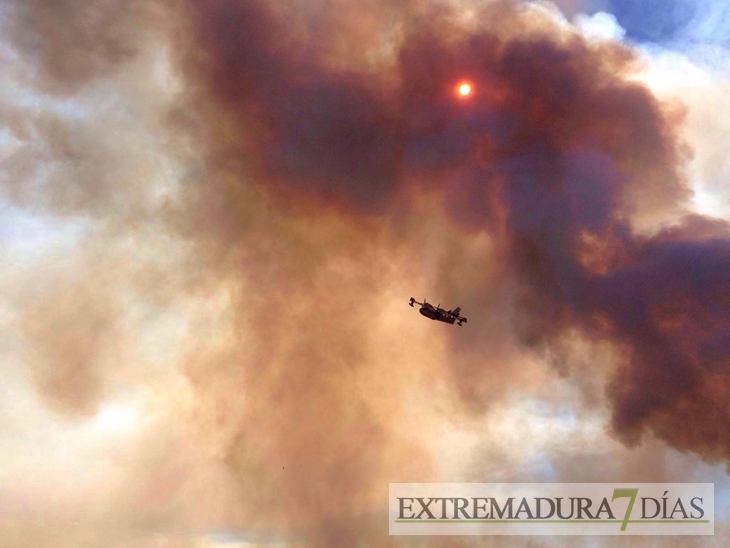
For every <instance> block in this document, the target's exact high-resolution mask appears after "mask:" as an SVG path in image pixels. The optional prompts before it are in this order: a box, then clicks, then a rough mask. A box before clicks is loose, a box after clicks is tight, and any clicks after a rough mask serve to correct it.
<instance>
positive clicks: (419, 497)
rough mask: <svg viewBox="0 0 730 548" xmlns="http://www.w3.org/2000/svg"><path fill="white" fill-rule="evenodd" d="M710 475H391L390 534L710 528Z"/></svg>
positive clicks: (703, 531) (693, 531)
mask: <svg viewBox="0 0 730 548" xmlns="http://www.w3.org/2000/svg"><path fill="white" fill-rule="evenodd" d="M714 495H715V486H714V484H713V483H391V484H390V485H389V501H388V503H389V510H388V515H389V530H390V534H391V535H713V534H714V531H715V516H714V510H715V508H714V506H715V504H714V503H715V501H714Z"/></svg>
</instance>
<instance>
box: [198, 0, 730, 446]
mask: <svg viewBox="0 0 730 548" xmlns="http://www.w3.org/2000/svg"><path fill="white" fill-rule="evenodd" d="M362 9H363V10H365V11H366V9H367V7H364V8H362ZM312 11H316V10H315V9H313V10H312ZM189 12H190V16H191V20H192V21H191V25H192V28H193V31H194V38H195V41H196V44H197V47H198V48H200V50H201V51H202V52H203V53H200V54H199V55H198V59H197V60H194V61H191V63H190V65H189V66H188V67H187V70H188V74H190V75H195V77H197V78H200V79H201V81H202V82H203V84H202V85H203V87H204V89H205V94H204V95H203V96H202V98H201V100H206V101H211V102H213V103H215V104H216V105H220V107H221V108H222V109H223V111H224V112H226V113H227V116H228V117H229V118H228V119H227V123H228V124H229V126H232V127H233V130H232V132H231V133H229V134H228V137H229V138H230V139H232V142H228V143H225V144H221V146H225V147H226V149H227V150H228V152H229V153H231V154H233V156H235V157H236V159H237V160H236V161H237V162H239V163H240V165H241V166H243V167H242V168H241V169H242V173H243V172H245V173H248V174H250V178H249V179H248V180H249V181H250V182H252V183H253V184H254V185H259V186H260V187H262V188H264V189H265V192H266V193H267V194H269V195H270V196H273V197H274V199H275V201H276V202H277V203H279V204H287V205H288V206H291V205H292V204H294V207H295V209H296V208H297V207H300V208H301V210H302V211H307V210H308V208H312V209H309V211H310V212H311V210H314V211H316V210H317V209H320V210H324V209H326V208H328V207H330V206H336V207H338V208H340V207H345V208H346V209H347V210H349V211H350V212H351V213H350V215H351V219H352V222H359V221H358V219H362V218H365V217H369V216H372V215H375V216H376V217H378V216H379V217H381V218H385V219H389V218H393V217H394V216H396V217H397V216H398V215H402V214H404V212H407V206H404V204H407V203H408V201H409V200H408V196H414V195H420V194H421V193H423V192H434V193H435V195H436V196H439V197H440V199H442V200H443V208H444V209H445V210H446V211H447V212H448V213H449V214H450V215H451V216H452V219H453V222H454V223H456V224H457V225H458V226H461V227H462V228H463V230H465V231H468V232H470V233H473V232H474V231H480V230H486V231H488V233H489V234H490V235H491V236H492V237H493V238H494V239H496V241H497V242H498V243H499V245H498V248H499V249H501V250H502V251H501V259H502V260H503V261H506V264H507V265H509V266H508V270H509V272H510V273H511V275H512V276H514V279H515V280H516V283H517V305H518V315H517V325H516V327H517V328H518V329H519V330H520V333H521V336H522V339H523V341H524V342H525V343H527V344H548V345H549V344H551V342H552V341H557V340H558V339H559V338H560V337H561V336H562V335H564V334H566V333H567V332H569V331H570V330H576V329H577V330H579V331H580V332H581V333H582V334H583V336H586V337H589V338H595V339H597V340H602V339H610V340H612V341H613V342H614V343H615V345H616V347H617V348H618V349H619V350H620V352H621V356H622V361H621V364H620V367H619V369H618V372H617V374H616V376H615V377H614V379H613V382H612V383H611V386H610V387H609V392H608V393H609V396H610V399H611V401H612V403H613V421H612V425H613V428H614V430H615V431H616V433H617V435H618V436H619V437H621V438H622V439H624V440H626V441H636V440H638V439H639V438H640V437H641V435H642V434H643V433H646V432H649V433H652V434H654V435H657V436H659V437H660V438H662V439H664V440H666V441H668V442H669V443H670V444H672V445H675V446H677V447H681V448H687V449H692V450H694V451H697V452H699V453H700V454H702V455H704V456H706V457H710V458H726V457H727V456H728V455H730V445H729V442H728V438H727V435H726V434H725V433H726V432H727V431H728V426H730V424H729V423H730V420H728V419H729V417H728V411H727V407H726V405H725V404H724V403H723V402H724V398H723V394H725V393H727V388H728V369H727V363H728V358H730V344H728V343H727V341H728V340H729V339H728V335H727V333H728V331H727V327H728V320H727V304H728V303H727V301H726V299H727V297H726V289H725V288H726V287H727V286H728V282H730V275H729V274H727V272H728V268H727V266H728V263H729V262H730V254H728V245H730V241H729V240H728V239H727V236H726V234H725V227H724V224H723V223H720V222H719V221H714V223H715V224H716V225H719V226H720V228H721V229H722V230H719V231H715V232H710V233H708V232H707V231H706V230H699V231H698V230H691V229H690V228H687V227H690V226H694V225H696V224H697V223H699V224H702V223H707V222H709V221H706V220H696V219H695V220H692V219H689V220H686V221H682V222H681V223H680V225H679V228H676V229H668V230H665V231H662V232H660V233H659V234H657V235H655V236H639V235H638V233H637V229H636V227H637V226H639V225H640V224H641V222H642V220H645V219H654V220H656V219H663V220H665V221H666V220H667V219H669V220H671V219H677V218H678V215H680V214H681V212H682V210H683V208H684V201H685V200H686V198H687V197H688V195H689V188H688V186H687V183H686V181H685V180H684V177H683V174H682V165H683V162H684V161H685V160H686V159H687V153H686V150H685V148H684V147H683V145H682V143H681V142H679V140H678V137H677V128H678V123H679V122H680V121H681V117H678V116H676V114H675V113H673V112H670V111H669V109H668V108H667V107H665V106H664V105H662V104H661V103H660V102H659V101H658V100H657V99H655V98H654V97H653V96H652V94H651V92H650V91H649V90H648V89H647V88H646V87H644V86H642V85H641V84H639V83H636V81H633V80H631V79H629V78H628V76H630V74H631V73H632V71H633V70H635V69H636V68H637V63H638V61H637V59H636V57H635V56H634V55H633V54H632V53H631V52H630V51H629V50H628V49H626V48H624V47H621V46H618V45H615V44H602V45H596V44H589V43H587V42H586V41H585V40H584V39H582V38H580V37H578V36H576V35H572V34H570V33H568V32H565V31H563V30H561V29H560V28H559V27H558V25H557V24H555V23H553V22H551V21H550V20H549V18H548V17H547V16H541V17H542V18H541V17H540V16H534V17H530V16H527V15H524V14H525V13H527V12H524V11H523V12H518V11H517V10H513V9H512V8H511V7H510V5H509V4H506V3H495V4H493V5H490V6H487V7H486V8H485V9H484V10H483V11H481V12H480V13H479V16H480V18H481V21H484V24H471V25H467V24H465V23H464V24H462V23H459V22H458V17H457V16H458V13H457V12H455V11H451V10H448V9H436V8H434V9H433V10H432V11H429V9H426V8H423V9H422V10H421V11H418V12H417V14H418V15H417V16H415V17H413V18H412V19H406V18H403V19H400V20H398V21H397V23H395V24H394V23H393V22H392V21H389V20H388V19H387V18H383V20H381V21H379V22H376V23H379V26H378V24H373V25H372V27H371V28H372V33H373V34H372V36H371V39H372V42H366V43H364V44H363V47H364V48H365V47H373V46H374V45H376V44H378V39H382V40H388V41H389V42H388V44H387V47H388V48H390V54H389V55H388V56H386V57H387V58H386V59H385V60H382V59H380V60H378V61H374V62H373V63H371V64H370V65H368V64H367V63H363V61H362V59H361V58H360V57H359V56H357V55H351V56H348V55H347V54H346V53H345V54H342V51H343V50H344V51H346V52H347V51H349V50H348V49H347V48H346V47H344V48H343V47H342V37H341V36H340V35H338V34H337V30H336V29H337V23H338V18H337V14H336V13H326V14H322V13H319V14H316V15H314V16H312V18H311V19H308V16H310V15H312V12H310V10H309V9H308V8H304V7H299V8H296V9H294V8H291V7H290V6H287V7H280V6H277V5H275V4H269V3H266V2H261V1H243V0H241V1H234V0H209V1H205V2H194V3H190V4H189ZM521 14H522V15H521ZM333 29H334V30H333ZM394 29H395V30H394ZM334 37H337V38H338V39H337V40H335V39H334ZM335 44H336V45H337V47H335ZM350 45H351V46H352V44H350ZM381 45H382V44H381ZM338 55H339V57H338ZM462 78H468V79H469V80H470V81H471V82H473V85H474V89H475V93H474V96H473V98H472V100H470V101H468V102H465V101H458V100H457V98H455V97H454V94H453V89H454V85H455V83H456V82H458V81H459V80H460V79H462ZM224 192H229V190H226V191H224ZM223 199H225V194H224V196H223ZM313 204H314V205H313ZM484 287H488V285H487V284H486V280H485V285H484ZM467 294H469V295H472V296H477V295H478V294H479V289H478V288H476V289H475V288H473V287H462V288H460V289H458V290H457V291H456V295H454V296H455V297H458V296H460V295H467ZM462 304H464V305H465V306H466V305H467V304H468V303H462ZM475 312H476V314H478V313H479V311H478V310H477V311H475ZM472 314H473V313H472ZM455 352H457V353H458V352H460V350H459V349H458V348H456V349H455ZM475 367H478V366H475ZM469 374H470V375H471V376H478V375H479V374H480V372H479V371H478V369H476V370H471V371H469ZM485 374H486V372H485Z"/></svg>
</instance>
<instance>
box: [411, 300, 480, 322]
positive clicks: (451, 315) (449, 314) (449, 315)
mask: <svg viewBox="0 0 730 548" xmlns="http://www.w3.org/2000/svg"><path fill="white" fill-rule="evenodd" d="M408 304H409V305H411V306H413V305H414V304H417V305H420V307H421V309H420V310H419V312H420V313H421V315H423V316H426V317H427V318H430V319H431V320H438V321H440V322H445V323H449V324H453V323H454V322H456V324H457V325H461V324H462V323H465V322H466V318H465V317H464V316H460V315H459V312H461V307H460V306H457V307H456V308H455V309H454V310H444V309H443V308H441V305H440V304H439V305H438V306H434V305H432V304H429V303H427V302H426V299H423V302H422V303H419V302H418V301H417V300H416V299H414V298H413V297H411V301H410V302H409V303H408Z"/></svg>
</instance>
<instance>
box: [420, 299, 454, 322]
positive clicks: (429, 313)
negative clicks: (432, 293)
mask: <svg viewBox="0 0 730 548" xmlns="http://www.w3.org/2000/svg"><path fill="white" fill-rule="evenodd" d="M418 311H419V312H420V313H421V315H422V316H426V317H427V318H429V319H431V320H437V321H440V322H445V323H450V324H453V323H454V322H455V321H456V319H455V318H454V317H453V316H450V315H448V314H446V311H445V310H442V309H440V308H439V309H436V308H434V307H433V306H431V305H430V304H427V305H424V306H422V307H421V308H420V309H419V310H418Z"/></svg>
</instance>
